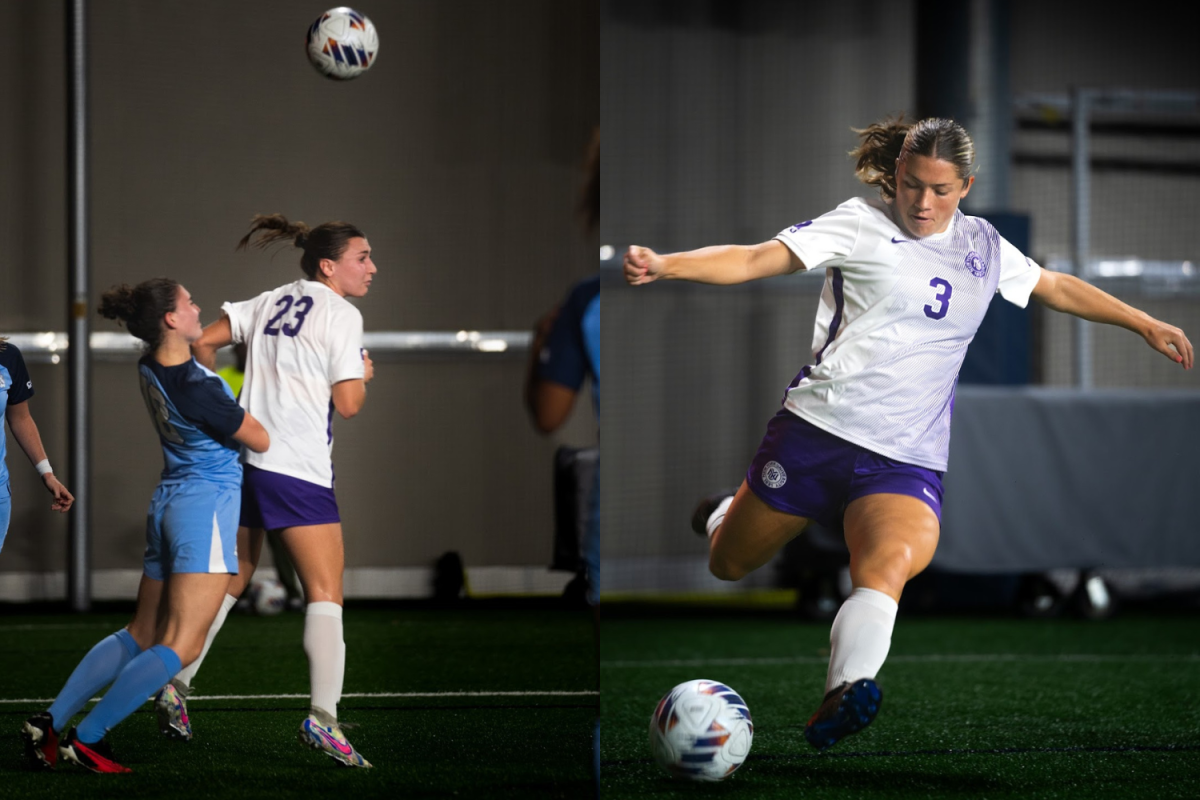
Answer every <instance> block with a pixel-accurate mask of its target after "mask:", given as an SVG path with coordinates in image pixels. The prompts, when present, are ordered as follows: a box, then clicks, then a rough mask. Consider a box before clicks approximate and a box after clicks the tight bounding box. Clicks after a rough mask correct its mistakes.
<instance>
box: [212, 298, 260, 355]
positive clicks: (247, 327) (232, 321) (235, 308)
mask: <svg viewBox="0 0 1200 800" xmlns="http://www.w3.org/2000/svg"><path fill="white" fill-rule="evenodd" d="M269 294H270V292H266V293H264V294H260V295H259V296H258V297H254V298H251V299H250V300H243V301H241V302H240V303H223V304H222V305H221V311H222V312H223V313H224V314H225V316H227V317H229V330H230V332H231V333H232V334H233V343H234V344H239V343H241V342H245V341H246V340H247V339H248V338H249V337H250V333H251V332H252V331H253V330H254V320H255V319H256V318H257V317H258V309H259V306H261V305H262V302H263V299H264V298H265V297H267V295H269Z"/></svg>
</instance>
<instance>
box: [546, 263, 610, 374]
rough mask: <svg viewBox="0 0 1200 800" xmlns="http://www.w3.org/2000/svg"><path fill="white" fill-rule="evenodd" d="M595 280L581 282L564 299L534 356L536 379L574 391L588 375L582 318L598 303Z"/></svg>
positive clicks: (588, 366)
mask: <svg viewBox="0 0 1200 800" xmlns="http://www.w3.org/2000/svg"><path fill="white" fill-rule="evenodd" d="M599 293H600V280H599V278H594V279H588V280H586V281H582V282H580V283H579V284H577V285H576V286H575V288H574V289H573V290H572V291H571V293H570V294H569V295H568V296H567V299H566V301H565V302H564V303H563V304H562V308H561V309H560V310H559V312H558V316H557V317H555V319H554V325H553V326H551V328H550V334H549V335H548V336H547V337H546V341H545V342H544V343H543V345H542V349H541V351H540V352H539V353H538V363H537V377H538V379H539V380H544V381H551V382H553V383H557V384H559V385H561V386H566V387H567V388H568V389H574V390H576V391H578V389H579V387H580V386H582V385H583V380H584V378H585V377H587V374H588V372H589V371H592V369H591V365H590V363H589V356H588V348H587V341H586V337H585V335H584V317H585V315H586V314H587V312H588V309H589V308H591V305H592V303H593V302H599V299H598V297H599Z"/></svg>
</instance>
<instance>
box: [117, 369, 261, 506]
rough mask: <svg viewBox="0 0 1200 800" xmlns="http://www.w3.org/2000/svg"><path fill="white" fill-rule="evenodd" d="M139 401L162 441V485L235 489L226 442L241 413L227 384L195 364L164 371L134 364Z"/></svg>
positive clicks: (235, 471)
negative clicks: (193, 482)
mask: <svg viewBox="0 0 1200 800" xmlns="http://www.w3.org/2000/svg"><path fill="white" fill-rule="evenodd" d="M138 372H139V373H140V377H141V384H142V397H143V398H144V399H145V400H146V408H147V409H148V410H149V412H150V417H151V419H152V420H153V421H154V427H155V429H156V430H157V431H158V438H159V440H160V441H161V442H162V448H163V461H164V467H163V472H162V479H161V481H162V483H179V482H184V481H191V480H203V481H210V482H213V483H226V484H233V485H235V486H240V485H241V481H242V466H241V464H240V463H239V461H238V453H239V447H238V444H237V443H236V442H235V441H233V439H232V438H231V437H232V435H233V434H234V433H235V432H237V429H238V428H240V427H241V425H242V420H243V419H244V418H245V415H246V412H245V411H244V410H243V409H242V408H241V407H240V406H239V405H238V404H237V401H236V400H234V397H233V392H232V390H230V388H229V386H228V384H226V383H225V381H224V380H222V379H221V378H220V376H218V375H217V374H216V373H215V372H212V371H211V370H208V369H205V368H204V367H203V366H201V365H200V364H199V363H198V362H197V361H196V360H195V359H192V360H191V361H188V362H186V363H184V364H179V365H177V366H173V367H164V366H162V365H161V364H159V363H158V362H157V361H155V360H154V358H153V357H151V356H146V357H144V358H142V360H141V361H140V362H138Z"/></svg>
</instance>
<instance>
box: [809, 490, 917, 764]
mask: <svg viewBox="0 0 1200 800" xmlns="http://www.w3.org/2000/svg"><path fill="white" fill-rule="evenodd" d="M845 528H846V545H847V546H848V547H849V548H850V580H851V583H852V585H853V587H854V591H853V592H852V593H851V595H850V596H849V597H848V598H846V601H845V602H844V603H842V607H841V608H840V609H839V610H838V613H837V617H836V618H834V621H833V629H832V630H831V631H830V635H829V644H830V653H829V671H828V673H827V675H826V679H825V692H826V695H825V700H824V702H823V703H822V705H821V707H820V708H819V709H818V710H817V712H816V713H815V714H814V715H813V717H812V719H810V720H809V723H808V726H807V727H806V729H805V732H804V734H805V736H806V737H807V738H808V740H809V742H811V743H812V744H813V745H814V746H816V747H818V748H821V749H824V748H826V747H829V746H831V745H833V744H835V743H836V742H837V741H838V740H840V739H841V738H843V737H844V736H847V735H849V734H851V733H855V732H857V731H859V730H862V729H863V728H864V727H866V726H867V725H868V724H870V722H871V721H872V720H873V719H874V718H875V714H876V713H878V711H879V705H880V702H881V700H882V694H881V693H880V691H879V687H878V686H876V684H875V676H876V674H878V672H879V670H880V668H881V667H882V666H883V662H884V660H886V658H887V654H888V650H889V649H890V648H891V644H892V628H893V627H894V625H895V622H896V610H897V602H898V601H899V599H900V593H901V592H902V591H903V590H904V585H905V584H906V583H907V582H908V581H909V579H911V578H913V577H914V576H916V575H917V574H918V573H920V572H921V571H922V570H923V569H925V567H927V566H929V562H930V561H931V560H932V559H933V553H934V551H935V550H936V549H937V542H938V532H939V529H940V525H939V523H938V518H937V515H936V514H935V513H934V512H933V510H932V509H931V508H930V507H929V506H928V505H927V504H926V503H924V502H923V501H921V500H918V499H916V498H915V497H911V496H909V495H901V494H870V495H866V496H864V497H860V498H858V499H857V500H854V501H853V502H852V503H850V505H849V506H848V507H847V508H846V515H845Z"/></svg>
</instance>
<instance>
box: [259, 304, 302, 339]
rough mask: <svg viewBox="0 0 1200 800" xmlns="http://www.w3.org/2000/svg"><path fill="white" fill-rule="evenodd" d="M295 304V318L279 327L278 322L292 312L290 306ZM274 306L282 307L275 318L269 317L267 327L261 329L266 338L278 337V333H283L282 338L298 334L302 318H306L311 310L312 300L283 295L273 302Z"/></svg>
mask: <svg viewBox="0 0 1200 800" xmlns="http://www.w3.org/2000/svg"><path fill="white" fill-rule="evenodd" d="M293 304H295V306H296V308H295V311H296V313H295V316H294V317H293V319H292V321H291V322H284V323H283V324H282V326H281V325H280V320H282V319H283V317H284V315H285V314H287V313H288V312H289V311H291V310H292V305H293ZM275 305H276V306H277V307H278V306H283V308H281V309H279V312H278V313H277V314H275V316H273V317H271V319H270V321H269V322H267V327H265V328H263V333H265V334H266V335H267V336H278V335H279V331H280V330H282V331H283V335H284V336H295V335H296V334H297V333H299V332H300V326H301V325H303V324H304V318H305V317H306V316H308V312H309V311H311V310H312V305H313V300H312V298H311V297H301V298H300V299H299V300H297V299H296V298H294V297H292V296H291V295H284V296H283V297H281V298H279V299H278V300H276V301H275Z"/></svg>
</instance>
